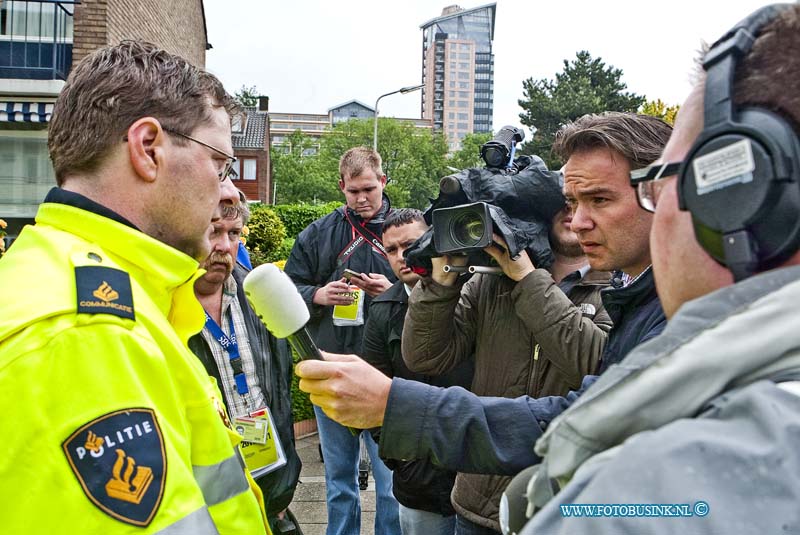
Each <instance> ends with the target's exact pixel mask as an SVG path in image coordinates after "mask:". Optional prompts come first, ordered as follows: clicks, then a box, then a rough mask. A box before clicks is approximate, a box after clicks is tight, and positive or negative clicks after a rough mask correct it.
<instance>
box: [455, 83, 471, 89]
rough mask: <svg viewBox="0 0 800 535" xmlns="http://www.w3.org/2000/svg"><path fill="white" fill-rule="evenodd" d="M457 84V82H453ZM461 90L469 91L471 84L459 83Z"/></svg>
mask: <svg viewBox="0 0 800 535" xmlns="http://www.w3.org/2000/svg"><path fill="white" fill-rule="evenodd" d="M451 83H453V84H455V82H451ZM458 88H459V89H469V82H458Z"/></svg>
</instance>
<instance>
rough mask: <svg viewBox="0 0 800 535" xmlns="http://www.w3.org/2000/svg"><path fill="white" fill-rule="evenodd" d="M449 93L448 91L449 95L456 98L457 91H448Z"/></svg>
mask: <svg viewBox="0 0 800 535" xmlns="http://www.w3.org/2000/svg"><path fill="white" fill-rule="evenodd" d="M447 93H448V94H447V96H448V97H451V98H455V96H456V92H455V91H448V92H447Z"/></svg>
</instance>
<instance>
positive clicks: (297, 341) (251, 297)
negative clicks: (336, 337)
mask: <svg viewBox="0 0 800 535" xmlns="http://www.w3.org/2000/svg"><path fill="white" fill-rule="evenodd" d="M242 287H243V288H244V294H245V295H246V296H247V300H248V301H249V302H250V306H252V307H253V310H254V311H255V313H256V316H258V318H259V319H260V320H261V321H262V322H263V323H264V325H265V326H266V327H267V330H268V331H269V332H271V333H272V335H273V336H275V337H276V338H287V339H288V340H289V344H291V346H292V348H293V349H294V350H295V352H296V353H297V355H298V356H299V357H300V359H301V360H306V359H317V360H323V359H322V355H321V354H320V352H319V349H318V348H317V345H316V344H315V343H314V340H312V339H311V336H310V335H309V334H308V329H306V323H308V320H309V319H310V318H311V315H310V314H309V313H308V307H307V306H306V303H305V301H303V297H302V296H301V295H300V292H298V291H297V287H296V286H295V285H294V283H293V282H292V279H290V278H289V276H288V275H287V274H286V273H284V272H283V271H281V270H280V269H279V268H278V266H276V265H275V264H261V265H260V266H258V267H256V268H255V269H254V270H253V271H251V272H250V273H248V274H247V276H246V277H245V278H244V283H243V284H242Z"/></svg>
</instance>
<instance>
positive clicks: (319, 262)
mask: <svg viewBox="0 0 800 535" xmlns="http://www.w3.org/2000/svg"><path fill="white" fill-rule="evenodd" d="M385 186H386V175H385V174H383V169H382V168H381V157H380V155H379V154H378V153H377V152H375V151H374V150H372V149H371V148H368V147H355V148H352V149H350V150H348V151H347V152H346V153H345V154H344V155H343V156H342V158H341V161H340V162H339V189H340V190H342V193H343V194H344V197H345V201H346V204H345V205H344V206H342V207H340V208H337V209H336V210H334V211H333V212H332V213H330V214H328V215H326V216H325V217H322V218H320V219H318V220H316V221H314V222H313V223H311V224H310V225H309V226H308V227H307V228H306V229H305V230H303V232H301V233H300V235H299V236H298V237H297V241H296V242H295V244H294V247H293V248H292V252H291V254H290V255H289V260H288V261H287V262H286V273H287V274H288V275H289V277H290V278H291V279H292V281H293V282H294V283H295V285H296V286H297V289H298V290H299V291H300V294H301V295H302V296H303V299H304V300H305V302H306V305H307V306H308V309H309V311H310V313H311V320H310V321H309V324H308V329H309V332H310V333H311V336H312V338H313V339H314V341H315V342H316V344H317V346H319V348H320V349H323V350H326V351H333V352H337V353H360V352H361V346H362V337H363V335H364V322H365V321H366V318H367V315H368V314H369V304H370V302H371V300H372V298H373V297H376V296H377V295H379V294H380V293H382V292H384V291H385V290H387V289H388V288H389V287H391V285H392V281H393V280H394V279H395V277H394V274H393V273H392V268H391V266H390V265H389V261H388V260H387V258H386V252H385V250H384V247H383V244H382V243H381V238H382V227H383V222H384V220H385V219H386V216H387V214H388V213H389V211H390V210H391V208H390V205H389V198H388V197H386V195H384V193H383V189H384V187H385ZM346 270H348V271H346ZM353 273H355V274H357V275H353ZM345 275H347V277H345ZM390 279H391V280H390ZM314 412H315V414H316V417H317V427H318V429H319V435H320V442H321V446H322V455H323V458H324V461H325V483H326V492H327V504H328V531H327V533H328V535H352V534H357V533H358V532H359V529H360V513H361V508H360V505H359V495H358V489H357V487H356V473H357V470H358V460H359V438H358V436H357V435H353V434H352V433H351V432H350V430H348V429H347V428H346V427H344V426H342V425H340V424H338V423H336V422H335V421H333V420H331V419H330V418H328V417H327V416H326V415H325V413H324V412H323V411H322V410H320V409H319V408H318V407H314ZM363 440H364V441H365V442H366V444H367V450H368V451H369V455H370V458H371V459H372V470H373V474H374V476H375V486H376V492H377V505H376V508H377V511H376V515H375V533H381V534H384V535H395V534H398V535H399V533H400V525H399V521H398V503H397V500H395V499H394V496H393V495H392V477H391V472H390V471H389V470H388V469H387V468H386V466H385V465H384V464H383V462H382V461H381V460H380V457H379V456H378V447H377V445H376V444H375V441H374V440H372V437H371V436H370V435H369V433H365V434H364V438H363ZM354 513H355V514H354Z"/></svg>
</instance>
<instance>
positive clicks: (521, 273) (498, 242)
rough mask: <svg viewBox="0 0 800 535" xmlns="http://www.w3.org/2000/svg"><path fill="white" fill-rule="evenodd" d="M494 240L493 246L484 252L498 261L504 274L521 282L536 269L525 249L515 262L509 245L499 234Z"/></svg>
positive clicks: (489, 246)
mask: <svg viewBox="0 0 800 535" xmlns="http://www.w3.org/2000/svg"><path fill="white" fill-rule="evenodd" d="M492 240H493V241H492V244H491V245H488V246H486V247H485V248H484V249H483V250H484V251H486V252H487V253H488V254H489V255H490V256H491V257H492V258H494V259H495V260H497V263H498V264H499V265H500V268H501V269H502V270H503V273H505V274H506V275H507V276H508V278H510V279H512V280H515V281H517V282H519V281H521V280H522V279H524V278H525V277H526V276H527V275H528V273H530V272H532V271H533V270H534V269H536V268H535V267H534V265H533V262H531V259H530V257H529V256H528V253H527V252H526V251H525V250H524V249H523V250H522V252H521V253H519V256H518V257H517V258H516V259H515V260H512V259H511V257H510V256H509V255H508V245H507V244H506V242H505V240H503V238H501V237H500V236H498V235H497V234H492Z"/></svg>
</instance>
